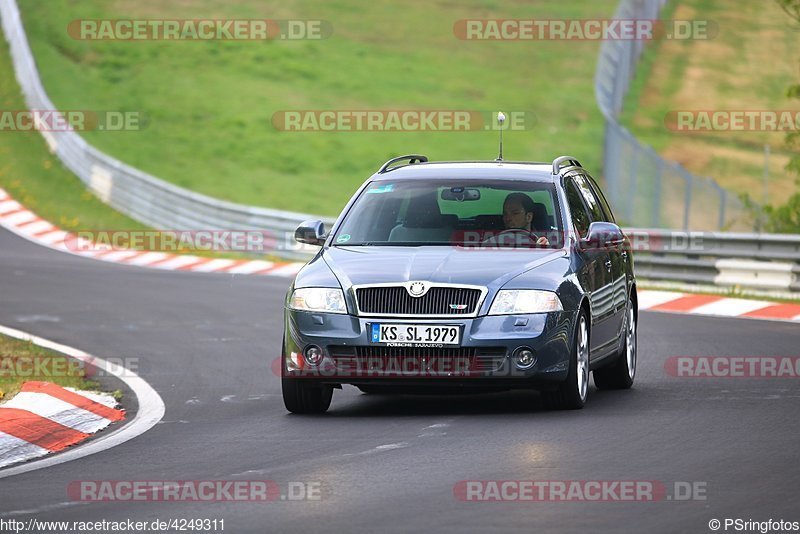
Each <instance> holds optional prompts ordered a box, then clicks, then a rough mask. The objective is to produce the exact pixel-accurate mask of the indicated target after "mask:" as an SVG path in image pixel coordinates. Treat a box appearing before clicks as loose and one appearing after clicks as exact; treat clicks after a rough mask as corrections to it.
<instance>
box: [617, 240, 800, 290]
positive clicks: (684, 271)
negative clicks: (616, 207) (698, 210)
mask: <svg viewBox="0 0 800 534" xmlns="http://www.w3.org/2000/svg"><path fill="white" fill-rule="evenodd" d="M625 232H626V234H628V236H629V238H630V239H631V241H632V248H633V249H634V266H635V268H636V275H637V276H638V277H641V278H643V279H647V280H655V281H670V282H675V281H678V282H686V283H692V284H711V285H714V286H718V287H722V288H735V287H739V288H746V289H756V290H772V291H783V292H800V236H798V235H779V234H744V233H722V232H719V233H708V232H676V231H668V230H645V229H638V228H637V229H626V230H625Z"/></svg>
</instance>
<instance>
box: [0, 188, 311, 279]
mask: <svg viewBox="0 0 800 534" xmlns="http://www.w3.org/2000/svg"><path fill="white" fill-rule="evenodd" d="M0 226H3V227H5V228H7V229H8V230H10V231H12V232H14V233H15V234H17V235H19V236H21V237H24V238H25V239H28V240H29V241H33V242H34V243H37V244H39V245H43V246H46V247H49V248H52V249H55V250H60V251H62V252H68V253H70V254H74V255H76V256H82V257H85V258H92V259H95V260H100V261H107V262H111V263H121V264H126V265H137V266H139V267H152V268H154V269H163V270H168V271H193V272H202V273H227V274H254V275H269V276H285V277H293V276H294V275H296V274H297V271H299V270H300V268H301V267H302V266H303V265H304V264H303V263H301V262H272V261H265V260H231V259H223V258H203V257H200V256H192V255H189V254H168V253H165V252H152V251H147V250H119V249H114V248H111V247H109V248H108V249H107V250H98V247H96V246H94V245H89V243H88V242H87V241H86V240H85V239H82V238H80V237H78V236H76V235H74V234H72V233H69V232H65V231H63V230H61V229H59V228H58V227H56V226H55V225H53V224H52V223H50V222H48V221H45V220H44V219H42V218H41V217H39V216H38V215H36V214H35V213H33V212H32V211H31V210H29V209H28V208H26V207H25V206H23V205H22V204H20V203H19V202H17V201H16V200H14V199H13V198H11V196H10V195H9V194H8V193H7V192H6V191H5V190H3V189H2V188H0ZM67 243H71V246H68V245H67ZM84 245H89V246H84Z"/></svg>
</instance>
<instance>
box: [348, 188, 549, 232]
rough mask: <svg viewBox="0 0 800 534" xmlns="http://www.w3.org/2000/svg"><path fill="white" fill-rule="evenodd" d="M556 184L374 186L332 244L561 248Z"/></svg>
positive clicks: (367, 189)
mask: <svg viewBox="0 0 800 534" xmlns="http://www.w3.org/2000/svg"><path fill="white" fill-rule="evenodd" d="M561 236H562V232H561V216H560V210H559V207H558V197H557V196H556V193H555V187H554V185H553V184H548V183H544V182H523V181H503V180H475V179H471V180H459V181H456V180H453V179H446V180H435V179H434V180H430V179H426V180H409V179H403V180H402V181H397V182H372V183H370V184H369V185H367V187H366V188H365V189H364V191H362V193H361V195H360V197H359V198H358V199H357V200H356V201H355V203H354V204H353V206H352V208H351V209H350V211H349V212H348V214H347V216H346V217H345V219H344V221H343V223H342V225H341V226H340V227H339V229H338V231H337V232H336V235H335V236H334V238H333V246H366V245H391V246H421V245H434V246H466V247H487V246H500V247H525V248H534V247H536V248H560V247H561V246H562V241H563V240H562V239H561Z"/></svg>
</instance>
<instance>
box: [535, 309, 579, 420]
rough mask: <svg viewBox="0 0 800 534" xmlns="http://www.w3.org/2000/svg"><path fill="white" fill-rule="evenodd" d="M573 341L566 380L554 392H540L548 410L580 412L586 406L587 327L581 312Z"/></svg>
mask: <svg viewBox="0 0 800 534" xmlns="http://www.w3.org/2000/svg"><path fill="white" fill-rule="evenodd" d="M573 339H574V340H575V342H574V344H573V347H572V354H571V357H570V361H569V371H568V372H567V379H566V380H564V381H563V382H562V383H561V384H559V386H558V389H556V390H555V391H544V392H542V399H543V400H544V405H545V407H546V408H548V409H551V410H580V409H581V408H583V406H584V405H585V404H586V395H587V393H588V389H589V326H588V322H587V319H586V313H585V312H583V311H582V312H580V315H579V316H578V322H577V324H576V326H575V337H574V338H573Z"/></svg>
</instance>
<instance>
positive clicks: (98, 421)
mask: <svg viewBox="0 0 800 534" xmlns="http://www.w3.org/2000/svg"><path fill="white" fill-rule="evenodd" d="M0 334H3V335H6V336H9V337H13V338H15V339H21V340H23V341H30V342H32V343H34V344H35V345H39V346H40V347H44V348H46V349H50V350H53V351H56V352H60V353H61V354H65V355H67V356H70V357H72V358H75V359H77V360H80V361H82V362H84V363H86V364H90V365H92V366H94V367H96V368H97V369H99V370H100V371H102V372H103V373H105V374H107V375H109V376H115V377H117V378H118V379H119V380H121V381H122V382H124V383H125V385H126V386H127V387H128V389H129V390H130V391H131V393H132V394H133V395H134V396H135V397H136V404H137V410H136V414H135V415H134V416H133V418H132V419H130V418H128V419H127V420H126V421H125V423H124V424H123V425H121V426H119V427H118V428H116V429H112V430H111V431H109V432H103V433H101V434H99V435H98V436H96V437H95V438H94V439H92V440H91V441H89V442H87V443H84V444H82V445H81V446H80V447H70V445H74V444H77V443H79V442H81V441H83V440H84V439H86V438H87V437H88V436H89V435H90V434H92V433H94V432H97V431H98V430H100V429H102V428H105V427H107V426H108V425H110V424H111V423H112V422H114V421H121V420H122V418H123V416H124V412H122V411H121V410H118V409H117V408H116V407H115V406H116V401H115V400H114V398H113V397H110V396H106V395H103V394H96V393H91V392H85V391H73V390H69V389H66V388H61V387H59V386H54V385H53V384H49V383H46V382H27V383H26V384H25V385H24V386H23V388H22V391H21V392H20V393H18V394H17V395H16V396H15V397H13V398H12V399H10V400H9V401H7V402H5V403H4V404H0V467H2V466H6V465H10V464H11V463H17V462H21V461H23V460H31V459H35V458H39V457H40V456H42V455H48V454H50V453H52V452H56V451H61V452H60V453H59V454H56V455H51V456H45V457H43V458H39V459H35V460H34V461H30V462H27V463H21V464H19V465H14V466H10V467H6V468H4V469H0V479H2V478H6V477H10V476H14V475H18V474H21V473H26V472H28V471H34V470H36V469H42V468H44V467H49V466H51V465H57V464H61V463H64V462H68V461H70V460H75V459H78V458H83V457H85V456H89V455H91V454H95V453H98V452H101V451H104V450H107V449H110V448H112V447H115V446H117V445H120V444H122V443H125V442H126V441H129V440H131V439H133V438H135V437H137V436H140V435H141V434H143V433H145V432H147V431H148V430H150V429H151V428H152V427H153V426H155V425H156V424H158V422H159V421H161V419H162V418H163V417H164V413H165V411H166V407H165V406H164V401H163V400H162V399H161V397H160V396H159V395H158V393H157V392H156V390H154V389H153V387H152V386H150V384H148V383H147V382H146V381H145V380H144V379H143V378H141V377H140V376H139V375H137V374H136V373H135V372H133V371H131V370H129V369H126V368H125V367H122V366H120V365H117V364H115V363H111V362H108V361H106V360H104V359H102V358H98V357H96V356H92V355H90V354H87V353H85V352H83V351H82V350H79V349H76V348H74V347H69V346H67V345H62V344H60V343H56V342H54V341H50V340H48V339H44V338H40V337H37V336H34V335H31V334H28V333H27V332H22V331H20V330H16V329H14V328H9V327H7V326H2V325H0ZM64 449H66V450H64Z"/></svg>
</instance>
